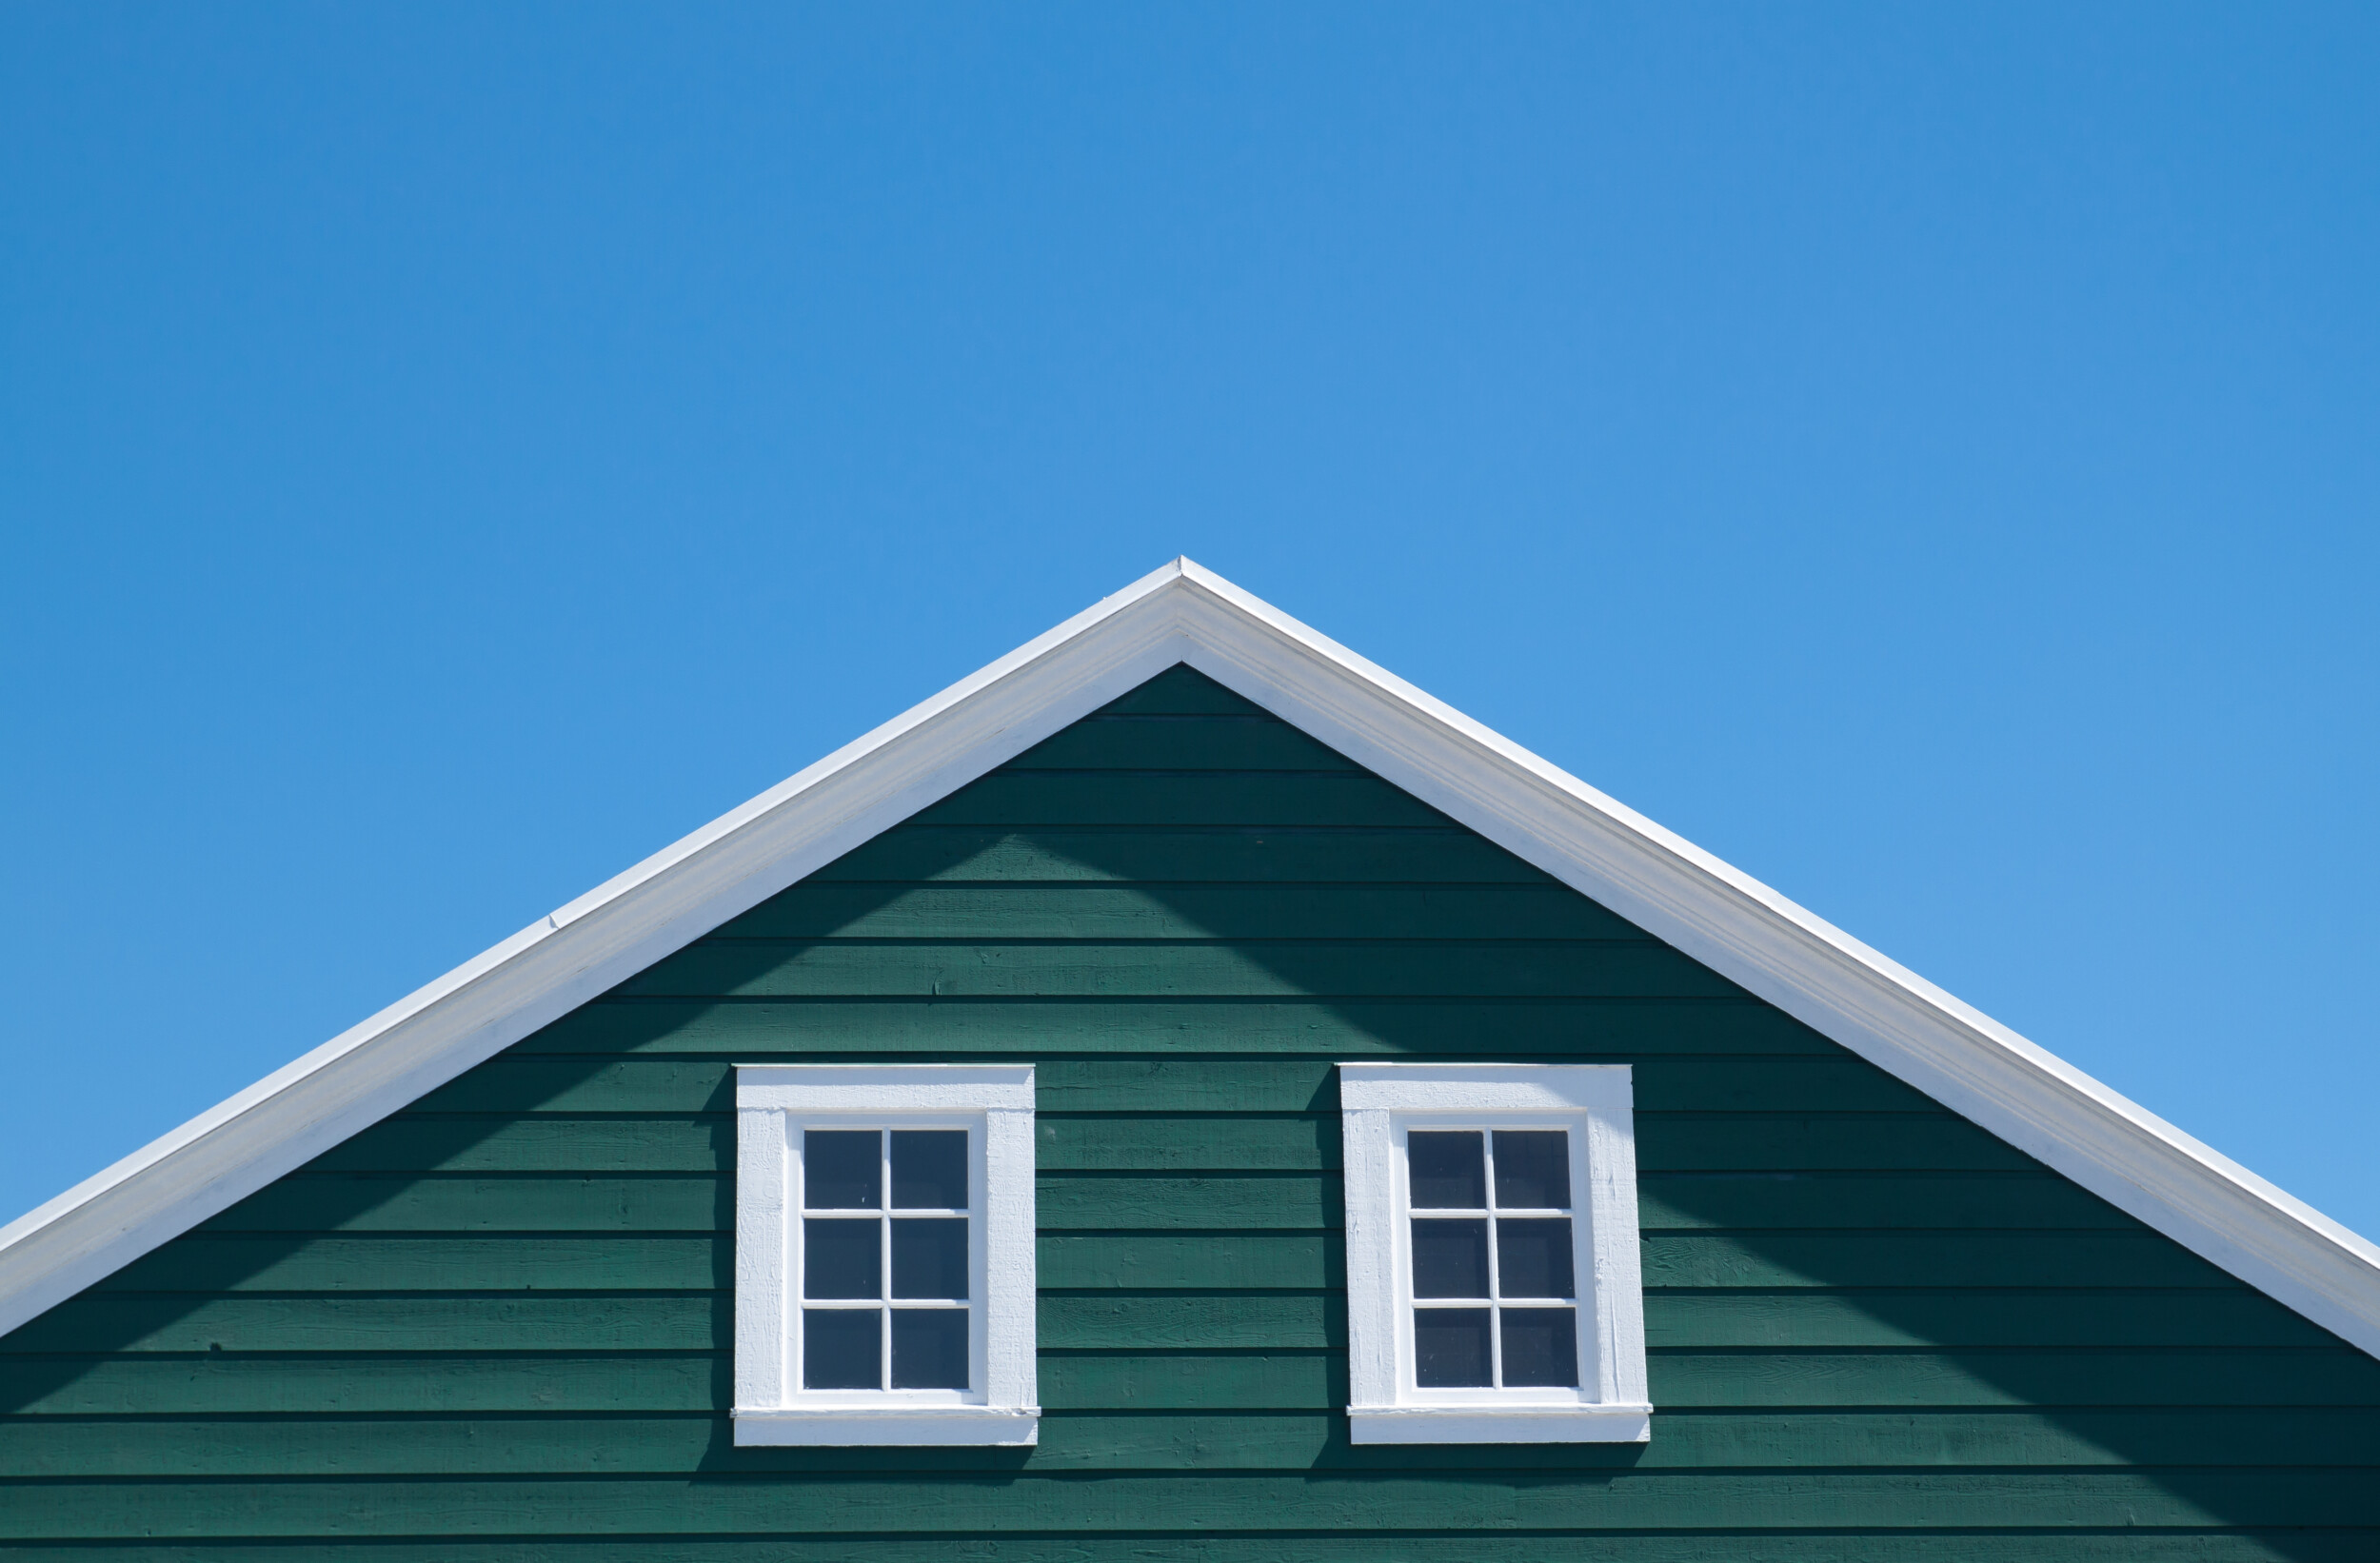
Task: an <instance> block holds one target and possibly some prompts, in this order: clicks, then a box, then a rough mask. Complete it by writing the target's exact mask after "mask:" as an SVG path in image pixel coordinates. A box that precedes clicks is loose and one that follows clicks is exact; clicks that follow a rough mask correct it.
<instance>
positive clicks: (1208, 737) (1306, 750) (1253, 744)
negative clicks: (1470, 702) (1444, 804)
mask: <svg viewBox="0 0 2380 1563" xmlns="http://www.w3.org/2000/svg"><path fill="white" fill-rule="evenodd" d="M1001 769H1002V770H1003V771H1040V770H1160V771H1183V770H1186V771H1235V770H1236V771H1351V772H1355V773H1357V774H1359V775H1363V774H1368V773H1366V772H1364V770H1363V767H1361V766H1360V765H1358V764H1357V763H1356V762H1354V761H1352V760H1349V759H1348V758H1347V757H1346V756H1345V755H1342V754H1340V753H1339V751H1338V750H1336V749H1334V748H1332V747H1331V746H1330V745H1329V744H1327V743H1323V742H1318V741H1317V740H1315V739H1311V738H1308V737H1307V736H1306V735H1305V734H1304V733H1302V732H1300V731H1299V730H1298V729H1297V728H1295V727H1292V726H1291V725H1289V723H1287V722H1267V721H1261V720H1259V721H1250V720H1248V719H1247V718H1244V717H1226V718H1223V719H1221V720H1220V721H1218V720H1213V719H1209V720H1206V721H1190V722H1183V721H1180V720H1175V721H1157V722H1150V721H1147V720H1140V721H1134V720H1132V719H1129V718H1127V719H1124V720H1122V721H1114V720H1110V721H1101V720H1099V719H1097V718H1094V719H1092V720H1091V721H1088V722H1076V723H1075V724H1074V725H1073V726H1071V727H1068V728H1066V729H1065V730H1063V731H1062V732H1060V733H1057V734H1055V735H1053V736H1052V737H1049V738H1045V739H1043V740H1042V741H1041V742H1039V743H1037V744H1035V745H1034V746H1033V747H1032V748H1030V749H1027V750H1025V752H1024V753H1022V754H1021V755H1019V756H1017V758H1016V759H1014V760H1011V761H1010V762H1008V763H1007V764H1005V765H1003V766H1002V767H1001Z"/></svg>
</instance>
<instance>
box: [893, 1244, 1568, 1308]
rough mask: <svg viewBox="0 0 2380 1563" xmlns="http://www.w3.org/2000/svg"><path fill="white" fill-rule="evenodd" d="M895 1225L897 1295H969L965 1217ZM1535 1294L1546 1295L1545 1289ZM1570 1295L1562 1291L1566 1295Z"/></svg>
mask: <svg viewBox="0 0 2380 1563" xmlns="http://www.w3.org/2000/svg"><path fill="white" fill-rule="evenodd" d="M892 1229H893V1234H892V1244H893V1276H892V1286H893V1289H892V1295H893V1296H896V1297H964V1296H966V1295H967V1218H966V1217H963V1216H945V1217H940V1218H939V1219H937V1218H935V1217H926V1218H925V1219H922V1220H896V1221H894V1222H893V1224H892ZM1536 1295H1537V1296H1544V1294H1543V1293H1538V1294H1536ZM1568 1295H1569V1294H1567V1293H1564V1294H1563V1296H1568ZM896 1338H898V1336H897V1335H896Z"/></svg>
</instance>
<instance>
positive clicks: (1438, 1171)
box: [1405, 1129, 1487, 1210]
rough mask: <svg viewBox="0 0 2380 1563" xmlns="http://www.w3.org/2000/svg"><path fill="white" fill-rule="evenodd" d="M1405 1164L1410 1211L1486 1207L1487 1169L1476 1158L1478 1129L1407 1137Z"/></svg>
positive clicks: (1477, 1156) (1478, 1147) (1477, 1155)
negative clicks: (1410, 1181) (1410, 1186)
mask: <svg viewBox="0 0 2380 1563" xmlns="http://www.w3.org/2000/svg"><path fill="white" fill-rule="evenodd" d="M1405 1165H1406V1168H1407V1170H1408V1172H1409V1173H1410V1174H1411V1176H1412V1179H1413V1207H1414V1209H1416V1210H1483V1209H1485V1208H1486V1206H1487V1170H1486V1165H1485V1163H1484V1161H1483V1160H1482V1158H1481V1156H1480V1145H1479V1131H1478V1130H1477V1129H1468V1130H1465V1131H1463V1132H1462V1133H1460V1134H1439V1133H1433V1134H1409V1135H1407V1136H1406V1137H1405Z"/></svg>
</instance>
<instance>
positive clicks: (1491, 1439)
mask: <svg viewBox="0 0 2380 1563" xmlns="http://www.w3.org/2000/svg"><path fill="white" fill-rule="evenodd" d="M1631 1097H1632V1089H1631V1082H1630V1076H1629V1070H1628V1068H1627V1066H1626V1065H1616V1064H1341V1065H1340V1066H1339V1103H1340V1110H1341V1114H1342V1118H1343V1128H1344V1143H1345V1146H1346V1169H1347V1291H1348V1333H1349V1341H1348V1346H1349V1352H1348V1356H1349V1389H1350V1398H1349V1405H1348V1417H1349V1427H1350V1434H1351V1437H1352V1438H1353V1441H1355V1442H1357V1443H1519V1442H1583V1441H1596V1442H1603V1441H1616V1442H1626V1441H1635V1440H1641V1439H1643V1438H1644V1437H1646V1436H1648V1435H1649V1433H1650V1429H1651V1413H1652V1407H1651V1405H1650V1404H1649V1403H1648V1401H1647V1395H1646V1389H1645V1369H1644V1325H1643V1300H1642V1290H1643V1288H1642V1281H1641V1278H1640V1260H1639V1258H1638V1256H1637V1252H1636V1147H1635V1129H1634V1115H1633V1111H1632V1104H1631ZM1497 1129H1507V1130H1526V1129H1561V1130H1564V1131H1566V1132H1567V1133H1568V1135H1569V1147H1568V1149H1569V1159H1570V1181H1571V1188H1570V1205H1569V1207H1568V1208H1567V1210H1566V1212H1565V1213H1564V1214H1566V1215H1567V1216H1568V1217H1569V1218H1570V1220H1571V1222H1572V1228H1571V1231H1572V1245H1573V1253H1572V1274H1573V1286H1574V1289H1575V1291H1576V1292H1577V1297H1576V1299H1575V1302H1576V1306H1577V1362H1578V1384H1577V1387H1565V1388H1553V1387H1540V1386H1527V1387H1513V1388H1500V1387H1480V1388H1460V1389H1451V1388H1450V1389H1423V1388H1421V1387H1420V1385H1419V1383H1418V1377H1417V1373H1416V1352H1415V1341H1414V1310H1415V1307H1416V1305H1417V1299H1416V1298H1415V1296H1414V1281H1413V1276H1414V1270H1413V1263H1414V1260H1413V1252H1412V1222H1413V1219H1414V1217H1415V1216H1416V1215H1417V1214H1420V1215H1421V1216H1422V1217H1424V1218H1425V1219H1426V1218H1430V1217H1441V1216H1443V1217H1474V1218H1478V1219H1482V1220H1487V1221H1491V1222H1492V1221H1493V1219H1494V1214H1493V1212H1492V1211H1491V1210H1490V1209H1489V1208H1487V1207H1483V1208H1482V1209H1481V1210H1480V1211H1478V1212H1456V1211H1454V1210H1451V1209H1449V1210H1443V1211H1441V1210H1439V1209H1437V1208H1431V1209H1427V1210H1424V1211H1422V1212H1419V1213H1417V1212H1416V1211H1415V1210H1414V1208H1413V1205H1412V1201H1411V1199H1410V1197H1409V1189H1410V1184H1409V1181H1408V1167H1407V1138H1408V1136H1409V1135H1411V1134H1412V1133H1414V1132H1416V1131H1466V1130H1478V1131H1481V1132H1482V1142H1483V1145H1485V1144H1492V1141H1491V1140H1489V1138H1488V1136H1489V1134H1490V1133H1492V1131H1494V1130H1497ZM1491 1154H1492V1153H1491ZM1487 1176H1488V1177H1490V1178H1491V1179H1492V1178H1493V1163H1492V1162H1490V1163H1489V1164H1488V1171H1487ZM1485 1197H1486V1198H1487V1199H1488V1201H1489V1203H1490V1206H1492V1205H1493V1202H1494V1199H1495V1194H1494V1190H1493V1188H1492V1186H1491V1187H1490V1188H1489V1189H1488V1190H1487V1191H1486V1194H1485ZM1507 1214H1515V1213H1507ZM1494 1251H1495V1250H1494V1247H1493V1242H1492V1243H1491V1249H1490V1252H1491V1253H1493V1252H1494ZM1500 1300H1501V1301H1504V1302H1517V1300H1518V1299H1500ZM1532 1300H1539V1299H1532ZM1542 1300H1543V1301H1545V1302H1548V1303H1552V1302H1555V1301H1556V1300H1557V1299H1542ZM1419 1302H1420V1305H1421V1306H1424V1307H1430V1306H1461V1304H1460V1303H1456V1302H1451V1301H1450V1300H1449V1299H1439V1298H1425V1299H1419ZM1498 1302H1499V1299H1497V1298H1496V1297H1495V1296H1490V1297H1487V1298H1481V1299H1474V1300H1473V1301H1472V1303H1471V1306H1475V1307H1476V1306H1481V1305H1495V1304H1497V1303H1498ZM1497 1322H1498V1321H1497V1319H1496V1318H1495V1317H1493V1316H1492V1317H1491V1320H1490V1324H1491V1331H1492V1337H1491V1340H1492V1344H1491V1349H1492V1350H1495V1351H1497V1352H1498V1354H1499V1355H1500V1350H1501V1343H1500V1340H1496V1339H1495V1338H1494V1336H1495V1335H1500V1331H1497V1330H1496V1328H1495V1327H1496V1325H1497Z"/></svg>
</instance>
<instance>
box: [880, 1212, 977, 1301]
mask: <svg viewBox="0 0 2380 1563" xmlns="http://www.w3.org/2000/svg"><path fill="white" fill-rule="evenodd" d="M892 1295H893V1296H896V1297H939V1298H943V1299H957V1300H960V1301H964V1300H965V1299H966V1295H967V1223H966V1219H965V1218H964V1217H960V1218H958V1219H955V1220H954V1219H951V1218H948V1217H940V1216H929V1217H923V1218H922V1219H920V1218H915V1217H912V1218H908V1219H903V1218H902V1217H894V1218H893V1224H892Z"/></svg>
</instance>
